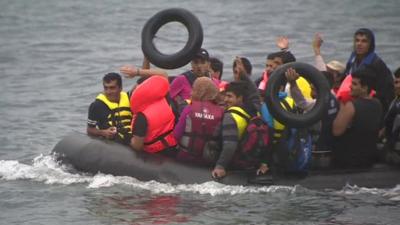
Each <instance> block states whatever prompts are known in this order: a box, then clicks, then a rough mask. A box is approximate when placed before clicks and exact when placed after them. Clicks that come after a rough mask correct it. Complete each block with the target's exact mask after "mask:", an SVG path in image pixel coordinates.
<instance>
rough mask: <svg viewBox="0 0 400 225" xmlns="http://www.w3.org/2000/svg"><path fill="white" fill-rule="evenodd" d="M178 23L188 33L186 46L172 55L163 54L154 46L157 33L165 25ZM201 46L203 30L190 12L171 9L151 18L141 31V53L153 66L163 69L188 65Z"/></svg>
mask: <svg viewBox="0 0 400 225" xmlns="http://www.w3.org/2000/svg"><path fill="white" fill-rule="evenodd" d="M169 22H180V23H182V24H183V25H184V26H185V27H186V28H187V31H188V40H187V42H186V45H185V46H184V47H183V48H182V49H181V50H180V51H178V52H176V53H174V54H169V55H167V54H163V53H161V52H160V51H159V50H158V49H157V48H156V47H155V45H154V42H153V39H154V37H155V35H156V33H157V31H158V30H159V29H160V28H161V27H162V26H163V25H165V24H166V23H169ZM202 44H203V28H202V27H201V23H200V21H199V20H198V19H197V17H196V16H195V15H193V14H192V13H191V12H190V11H188V10H186V9H182V8H171V9H166V10H163V11H160V12H158V13H157V14H155V15H154V16H153V17H151V18H150V19H149V20H148V21H147V22H146V24H145V25H144V27H143V29H142V51H143V53H144V55H145V56H146V57H147V58H148V59H149V61H150V62H151V63H153V64H154V65H156V66H158V67H161V68H164V69H176V68H179V67H182V66H184V65H186V64H188V63H189V62H190V61H191V60H192V58H193V56H194V55H195V54H196V53H197V52H198V51H199V50H200V48H201V45H202Z"/></svg>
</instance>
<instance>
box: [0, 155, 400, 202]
mask: <svg viewBox="0 0 400 225" xmlns="http://www.w3.org/2000/svg"><path fill="white" fill-rule="evenodd" d="M70 171H71V168H70V167H69V166H66V165H63V164H60V163H58V162H57V161H56V160H55V157H54V156H53V155H42V154H41V155H39V156H37V157H35V158H34V159H33V164H32V165H28V164H24V163H20V162H18V161H17V160H0V179H2V180H33V181H37V182H43V183H45V184H50V185H52V184H61V185H72V184H87V186H86V188H92V189H98V188H104V187H112V186H115V185H125V186H129V187H132V188H134V189H141V190H147V191H150V192H152V193H168V194H171V193H179V192H193V193H198V194H209V195H212V196H215V195H225V194H229V195H238V194H248V193H273V192H287V193H298V192H302V191H304V189H303V188H301V187H299V186H294V187H288V186H269V187H267V186H265V187H248V186H237V185H236V186H235V185H224V184H221V183H218V182H213V181H210V182H205V183H202V184H179V185H172V184H169V183H160V182H157V181H148V182H143V181H139V180H137V179H135V178H133V177H127V176H113V175H108V174H102V173H98V174H96V175H94V176H93V175H90V174H84V173H79V174H78V173H71V172H70ZM339 192H340V193H342V194H346V195H357V194H365V193H369V194H376V195H382V196H385V197H387V198H389V199H390V200H393V201H400V185H397V186H396V187H395V188H392V189H389V190H386V189H376V188H362V187H357V186H345V187H344V188H343V189H342V190H341V191H339Z"/></svg>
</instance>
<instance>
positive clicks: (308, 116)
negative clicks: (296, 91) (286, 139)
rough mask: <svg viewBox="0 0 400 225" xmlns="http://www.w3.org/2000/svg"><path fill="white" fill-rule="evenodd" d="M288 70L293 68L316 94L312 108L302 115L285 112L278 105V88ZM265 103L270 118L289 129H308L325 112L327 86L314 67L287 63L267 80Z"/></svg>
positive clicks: (327, 95) (327, 97) (327, 100)
mask: <svg viewBox="0 0 400 225" xmlns="http://www.w3.org/2000/svg"><path fill="white" fill-rule="evenodd" d="M288 68H293V69H295V70H296V71H297V73H299V74H300V75H301V76H302V77H304V78H305V79H306V80H307V81H308V82H310V83H312V84H313V85H314V87H315V89H316V92H317V99H316V103H315V105H314V107H313V108H312V109H311V110H310V111H308V112H305V113H303V114H295V113H293V112H289V111H286V110H285V109H284V108H283V107H282V106H281V104H280V99H279V97H278V92H279V89H280V86H281V85H282V84H284V83H285V81H286V77H285V72H286V70H287V69H288ZM265 102H266V104H267V106H268V110H269V111H270V113H271V114H272V116H273V117H274V118H275V119H276V120H278V121H279V122H281V123H283V124H285V125H288V126H290V127H295V128H301V127H308V126H311V125H313V124H315V123H316V122H318V121H319V120H320V119H321V118H322V115H323V114H324V113H325V112H326V110H327V106H328V102H329V84H328V81H327V79H326V78H325V77H324V76H323V75H322V73H321V72H320V71H318V70H317V69H316V68H315V67H313V66H311V65H309V64H307V63H300V62H293V63H287V64H284V65H282V66H280V67H278V68H277V69H276V70H275V71H274V72H273V73H272V74H271V77H270V78H269V79H268V84H267V89H266V94H265Z"/></svg>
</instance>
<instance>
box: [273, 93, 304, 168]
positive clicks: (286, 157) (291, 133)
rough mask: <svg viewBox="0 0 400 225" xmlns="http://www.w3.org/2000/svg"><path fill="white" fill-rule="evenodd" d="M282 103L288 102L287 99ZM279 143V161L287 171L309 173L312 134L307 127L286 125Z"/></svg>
mask: <svg viewBox="0 0 400 225" xmlns="http://www.w3.org/2000/svg"><path fill="white" fill-rule="evenodd" d="M282 103H283V104H285V105H286V104H288V103H287V102H286V101H285V100H282ZM286 106H288V105H286ZM287 108H288V109H290V107H287ZM291 111H293V112H295V109H292V110H291ZM278 145H279V148H278V151H279V152H278V153H277V155H278V163H279V164H280V166H281V167H283V169H284V170H285V172H289V173H307V171H308V169H309V167H310V163H311V156H312V155H311V153H312V136H311V133H310V132H309V130H308V129H307V128H291V127H288V126H286V127H285V130H284V131H283V135H282V137H281V139H280V141H279V144H278Z"/></svg>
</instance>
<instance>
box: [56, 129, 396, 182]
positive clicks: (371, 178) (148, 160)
mask: <svg viewBox="0 0 400 225" xmlns="http://www.w3.org/2000/svg"><path fill="white" fill-rule="evenodd" d="M53 152H54V153H55V155H56V156H57V159H58V160H59V161H60V162H61V163H65V164H70V165H72V166H73V167H74V168H75V169H76V170H78V171H81V172H87V173H92V174H95V173H98V172H101V173H105V174H112V175H115V176H131V177H134V178H136V179H138V180H141V181H150V180H155V181H158V182H163V183H171V184H195V183H204V182H207V181H212V180H213V178H212V177H211V169H210V168H201V167H194V166H191V165H187V164H183V163H180V162H177V161H175V160H173V159H170V158H166V157H164V156H160V155H151V154H147V153H145V152H135V151H133V150H132V149H130V148H129V147H128V146H124V145H121V144H118V143H115V142H113V141H107V140H101V139H96V138H92V137H89V136H87V135H86V134H81V133H73V134H70V135H68V136H66V137H64V138H63V139H62V140H61V141H60V142H59V143H57V144H56V146H55V147H54V149H53ZM254 174H255V172H254V171H229V173H228V175H227V176H226V177H225V178H223V179H220V180H216V181H218V182H221V183H223V184H228V185H285V186H294V185H301V186H303V187H306V188H310V189H342V188H343V187H344V186H346V184H349V185H357V186H359V187H368V188H392V187H395V186H396V185H397V184H400V168H395V167H390V166H388V165H383V164H379V165H375V166H374V167H373V168H371V169H366V170H365V169H364V170H332V171H310V172H309V173H308V175H307V176H305V177H304V176H303V177H298V176H283V175H269V176H255V175H254Z"/></svg>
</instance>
